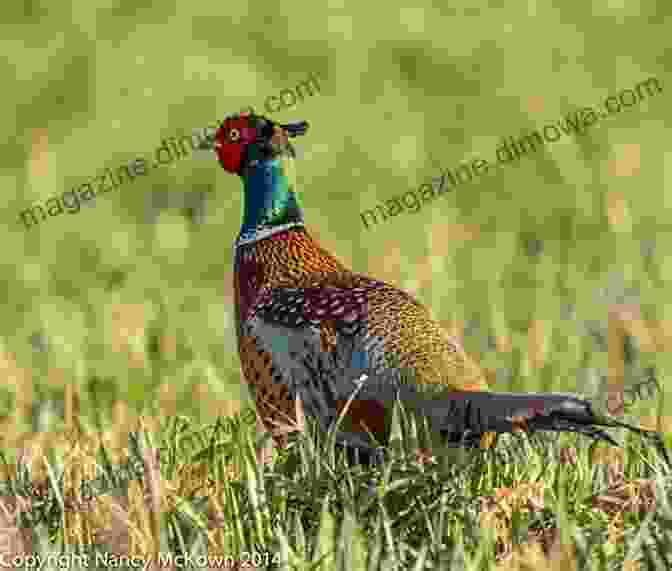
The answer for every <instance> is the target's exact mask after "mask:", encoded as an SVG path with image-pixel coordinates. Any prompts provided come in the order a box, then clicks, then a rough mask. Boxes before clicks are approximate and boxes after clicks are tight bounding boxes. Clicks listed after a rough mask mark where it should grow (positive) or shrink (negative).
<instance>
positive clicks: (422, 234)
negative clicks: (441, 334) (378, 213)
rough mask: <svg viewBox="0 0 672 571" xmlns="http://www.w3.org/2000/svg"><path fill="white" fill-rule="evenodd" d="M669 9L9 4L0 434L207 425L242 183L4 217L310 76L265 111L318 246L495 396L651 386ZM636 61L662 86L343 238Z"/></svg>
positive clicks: (197, 169)
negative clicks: (185, 422) (280, 139)
mask: <svg viewBox="0 0 672 571" xmlns="http://www.w3.org/2000/svg"><path fill="white" fill-rule="evenodd" d="M671 13H672V7H671V6H670V5H669V4H666V3H663V2H662V1H658V2H654V1H644V2H635V1H632V0H621V1H620V2H614V1H607V0H601V1H595V2H587V3H570V4H565V3H561V2H557V1H556V2H549V1H541V2H534V1H530V2H526V3H506V4H505V3H503V2H489V3H488V2H476V3H474V2H473V1H469V2H452V3H451V5H450V7H448V6H446V4H445V2H427V1H425V2H414V3H408V4H407V5H405V6H401V5H399V4H397V3H393V2H392V3H391V2H373V3H362V2H358V3H355V2H310V3H308V2H306V3H299V4H292V3H283V4H277V5H272V4H269V5H266V4H263V3H255V4H251V3H250V4H248V3H244V2H243V3H231V2H227V3H223V4H222V3H214V4H213V3H211V2H206V1H203V0H194V1H191V2H171V1H168V2H150V1H148V0H133V1H129V0H109V1H105V2H100V1H93V2H92V1H90V0H88V1H83V0H78V1H73V2H71V3H69V4H68V5H65V3H49V2H46V0H43V1H38V0H33V1H26V2H19V1H12V2H8V3H6V4H5V5H3V16H2V24H0V30H1V33H0V38H1V39H0V45H2V52H3V54H4V55H5V57H4V58H2V60H0V70H2V77H3V79H4V90H3V97H2V100H3V103H4V105H3V106H2V109H1V110H0V113H1V117H2V124H3V125H4V127H5V128H4V129H3V135H2V137H1V139H0V141H1V143H0V144H1V145H2V147H1V148H2V157H3V159H2V163H1V171H0V176H2V184H3V188H4V191H5V202H4V205H3V207H2V213H3V217H4V224H2V226H0V233H2V235H1V236H0V243H2V244H3V251H4V252H5V254H4V256H3V257H2V271H1V274H0V276H1V278H0V284H1V288H2V296H3V301H4V311H3V315H2V319H0V337H1V339H2V345H3V346H2V359H1V361H0V367H2V373H1V377H0V380H1V383H0V416H2V427H1V428H2V434H3V435H4V445H5V446H6V447H14V446H18V442H19V441H20V439H21V435H25V434H29V433H30V432H31V431H39V430H52V429H56V428H58V427H60V426H62V425H63V424H65V425H68V424H69V423H72V422H73V419H74V418H75V417H77V416H78V415H81V422H82V423H83V424H89V425H93V424H96V423H99V424H100V425H102V426H110V425H111V423H114V426H116V427H117V428H119V427H121V426H123V425H124V422H130V421H129V420H128V419H129V418H133V415H134V414H137V413H138V412H140V411H141V410H144V411H145V413H147V414H151V415H154V416H156V417H157V418H162V417H165V415H168V414H174V413H176V412H177V413H181V414H186V415H189V416H192V417H195V418H198V419H201V420H206V419H208V420H209V419H211V418H212V417H213V416H214V415H216V414H218V413H228V412H231V411H233V410H236V409H237V408H239V407H240V403H241V402H242V401H245V400H246V399H247V392H246V390H245V389H244V388H243V387H242V385H241V379H240V370H239V361H238V356H237V354H236V350H235V338H234V329H233V323H232V318H233V305H232V304H233V300H232V276H231V260H232V242H233V240H234V239H235V237H236V235H237V232H238V229H239V224H240V211H241V192H240V190H241V186H240V183H239V181H238V180H237V179H236V178H235V177H232V176H227V175H226V174H225V173H224V172H223V171H222V169H221V168H220V167H219V166H218V164H217V163H216V161H215V160H214V157H212V156H209V155H208V156H205V155H203V154H199V153H194V154H192V155H191V156H190V157H188V158H186V159H184V160H181V161H177V162H175V163H174V164H172V165H170V166H168V167H163V168H160V169H157V170H156V171H154V172H151V173H150V174H149V175H148V176H146V177H139V178H137V179H136V180H135V181H134V182H132V183H126V184H125V185H123V186H122V187H120V188H119V189H118V190H116V191H113V192H110V193H107V194H106V195H103V196H101V197H99V198H96V200H95V203H94V204H95V206H93V207H91V208H89V207H87V205H86V204H84V205H83V207H82V211H81V212H80V213H78V214H77V215H70V214H64V215H61V216H58V217H54V218H50V219H48V220H47V221H45V222H44V223H42V224H40V225H39V226H37V227H35V228H32V229H30V230H29V231H26V230H25V229H24V226H23V224H22V223H21V222H20V220H19V218H18V212H19V211H20V210H21V209H23V208H27V207H28V205H29V204H30V203H32V202H33V201H37V200H40V201H43V200H45V199H46V198H48V197H50V196H53V195H55V194H60V193H62V192H63V191H65V190H69V189H70V188H72V187H73V186H75V185H79V184H81V183H82V182H85V181H87V180H89V179H90V178H91V177H93V176H94V175H96V174H97V173H99V172H102V171H103V170H104V169H105V168H108V167H109V168H117V167H118V166H119V165H122V164H125V163H127V162H128V161H130V160H133V159H134V158H136V157H138V156H143V157H149V156H151V153H153V152H154V149H155V148H156V147H158V146H159V145H160V141H161V139H162V138H163V137H167V136H172V135H175V134H177V133H180V132H182V133H187V134H189V133H190V132H191V131H192V130H193V129H195V128H197V127H203V126H205V125H208V124H211V123H212V122H213V120H215V119H218V118H219V119H221V118H223V117H225V116H226V115H228V114H230V113H232V112H235V111H238V110H240V109H241V108H243V107H245V106H247V105H250V104H252V105H254V106H256V107H257V109H261V108H262V106H263V102H264V101H265V98H266V97H267V96H269V95H277V94H278V93H279V92H280V91H281V90H282V89H285V88H292V87H294V86H296V85H297V84H298V83H300V82H301V81H304V80H305V78H306V77H307V76H308V75H309V74H310V73H315V74H317V75H318V76H319V77H320V78H321V81H320V93H319V95H317V96H314V97H308V98H306V99H305V100H304V101H302V102H301V103H299V104H297V105H296V106H295V107H293V108H291V109H287V110H283V111H281V112H279V113H278V114H275V115H273V118H274V119H279V120H282V121H285V120H286V121H289V120H304V119H305V120H308V121H309V122H310V123H311V131H310V132H309V134H308V136H306V137H304V138H302V139H301V140H300V141H297V143H296V146H297V148H298V151H299V157H300V158H299V164H298V165H297V172H298V182H299V185H300V186H299V188H300V192H301V196H302V199H303V206H304V209H305V213H306V218H307V221H308V224H309V226H310V227H311V228H312V229H313V230H314V231H315V233H316V234H317V235H318V237H319V239H320V240H321V241H322V243H323V245H324V246H325V247H326V248H328V249H330V250H331V251H333V252H334V253H336V254H337V255H339V256H340V257H341V258H342V259H343V260H344V261H346V262H347V263H349V264H351V266H352V267H353V268H354V269H355V270H356V271H360V272H366V273H370V274H372V275H375V276H377V277H380V278H383V279H386V280H387V281H390V282H392V283H395V284H397V285H399V286H401V287H403V288H405V289H407V290H409V291H411V292H413V293H415V294H416V295H417V296H418V297H419V298H420V300H421V301H423V302H425V303H427V304H428V305H430V306H431V308H432V310H433V312H434V314H435V315H436V316H437V317H438V318H439V319H441V320H442V321H443V322H445V324H446V327H447V328H449V329H450V330H451V331H453V332H454V333H455V334H456V335H459V336H461V337H463V339H464V343H465V346H466V348H467V350H468V351H469V352H470V353H471V354H472V355H474V357H475V358H476V359H478V360H479V362H480V363H481V364H482V366H483V367H484V368H485V369H486V371H487V373H488V376H489V378H490V380H491V381H492V384H493V386H495V387H496V388H498V389H508V388H513V389H520V390H539V389H546V390H551V389H552V390H560V389H569V390H578V391H582V392H586V393H588V394H593V395H595V394H599V395H601V396H604V395H605V394H607V391H605V387H607V386H608V387H611V388H610V391H611V392H613V391H614V390H615V389H614V387H618V386H619V383H620V384H622V383H626V384H628V383H635V382H637V381H638V380H641V378H642V371H643V370H644V369H645V368H646V367H650V366H653V367H655V370H656V374H657V376H658V378H659V380H660V381H661V383H663V384H664V383H665V376H666V373H667V371H669V370H670V367H671V364H670V363H669V361H670V357H669V355H670V351H669V349H670V345H671V344H672V330H671V329H670V328H669V319H670V318H671V317H672V308H671V307H670V305H669V303H668V300H667V298H668V289H669V288H668V287H667V285H668V280H669V279H670V277H672V275H671V272H672V260H671V259H670V258H669V256H668V252H669V246H670V232H669V228H670V225H669V214H670V209H671V208H672V201H670V199H667V198H666V193H665V188H666V185H667V186H668V187H669V182H667V181H669V176H670V173H669V171H668V172H667V179H666V165H667V164H670V159H669V157H670V152H671V149H672V143H671V142H670V138H669V128H670V126H671V118H672V114H671V112H670V109H669V105H668V104H667V100H668V97H667V93H668V92H669V91H668V85H669V84H670V78H671V77H672V75H670V73H669V72H670V71H671V69H670V68H671V67H672V47H671V46H670V42H669V30H670V25H671V24H672V17H671V16H670V14H671ZM651 76H655V77H657V78H658V79H659V81H660V83H661V85H662V87H663V91H664V93H663V94H662V95H659V96H656V97H651V98H649V99H647V100H645V101H644V102H643V103H642V104H640V105H636V106H633V107H632V108H630V109H629V110H627V111H625V112H623V113H620V114H618V115H614V116H613V117H611V118H610V119H609V120H607V121H603V122H600V123H599V124H597V125H595V126H594V127H592V128H591V129H589V131H588V132H587V133H586V134H585V135H583V136H581V137H563V138H562V139H561V140H560V141H558V142H557V143H554V144H552V145H547V146H546V147H545V148H544V150H543V151H541V152H537V153H536V154H534V155H532V156H530V157H526V158H523V159H522V160H521V161H520V162H519V163H517V164H516V165H513V166H507V168H503V169H501V170H500V171H499V172H498V174H497V175H496V176H488V177H484V178H483V179H480V180H478V181H477V182H476V183H474V184H471V185H463V186H461V187H459V188H458V190H457V191H456V192H453V193H451V194H450V195H448V196H447V197H444V198H442V199H440V200H436V201H434V202H433V203H432V204H431V205H426V206H424V207H423V208H422V209H421V210H420V211H419V212H418V213H417V214H404V215H403V216H398V217H396V218H393V219H391V220H389V221H388V222H386V223H385V224H381V225H379V226H376V227H374V228H372V229H371V230H369V231H366V230H365V229H364V228H363V226H362V223H361V219H360V217H359V213H360V211H362V210H364V209H366V208H371V207H373V206H374V205H375V204H376V203H377V202H380V201H384V200H386V199H388V198H392V197H393V196H396V195H399V194H401V193H403V192H405V191H406V190H409V189H414V188H417V186H418V185H419V184H420V183H421V182H424V181H425V180H426V179H427V178H428V177H429V176H436V174H437V173H438V169H439V168H441V167H454V166H456V165H458V164H459V162H460V161H462V160H468V159H469V158H471V157H473V156H482V157H486V158H490V156H491V155H492V153H493V151H494V149H495V148H496V146H497V145H498V144H499V142H500V138H501V137H502V136H506V135H516V134H518V133H520V132H521V131H523V130H525V129H530V130H531V129H534V128H537V127H540V126H541V125H543V124H545V123H548V122H553V121H555V120H557V119H559V118H561V117H562V116H563V115H564V114H566V113H568V112H570V111H573V110H574V109H576V108H577V107H583V106H588V105H596V104H597V103H598V102H600V101H602V100H603V99H604V98H606V97H607V96H609V95H611V94H614V93H617V92H618V91H619V90H621V89H625V88H631V87H632V86H634V85H635V84H636V83H638V82H639V81H642V80H644V79H647V78H649V77H651ZM666 159H667V160H666ZM668 190H669V188H668ZM167 195H175V196H177V197H178V198H176V199H167V198H166V196H167ZM194 196H196V197H198V198H197V199H192V198H190V197H194ZM194 200H196V202H197V203H198V205H199V208H200V214H199V215H198V216H195V215H194V208H193V207H192V203H193V202H194ZM649 404H650V403H649Z"/></svg>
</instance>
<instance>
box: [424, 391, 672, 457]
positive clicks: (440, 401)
mask: <svg viewBox="0 0 672 571" xmlns="http://www.w3.org/2000/svg"><path fill="white" fill-rule="evenodd" d="M413 408H414V409H415V410H416V412H419V413H421V414H423V415H424V416H426V417H427V418H428V420H429V421H430V424H431V425H432V427H433V428H434V429H435V430H437V431H440V432H441V433H444V434H446V435H447V436H448V437H449V440H450V441H452V442H455V443H461V444H464V445H475V444H477V443H478V441H479V440H480V438H481V437H482V436H483V435H484V434H485V433H488V432H494V433H511V432H515V431H518V430H524V431H527V432H535V431H538V430H541V431H553V432H575V433H578V434H584V435H586V436H588V437H591V438H594V439H596V440H604V441H606V442H609V443H610V444H612V445H614V446H618V443H617V442H616V441H615V440H614V439H613V438H612V437H611V436H610V435H609V434H608V433H607V432H605V430H604V428H627V429H628V430H631V431H633V432H636V433H637V434H640V435H642V436H643V437H645V438H647V439H650V440H652V441H653V442H654V444H655V445H656V447H657V448H658V451H659V452H661V454H662V455H663V457H664V458H665V461H666V462H667V464H668V466H672V463H671V462H670V459H669V457H668V455H667V451H666V449H665V445H664V443H663V441H662V439H661V437H660V435H659V434H658V433H657V432H654V431H649V430H644V429H642V428H639V427H636V426H632V425H630V424H627V423H625V422H621V421H618V420H616V419H613V418H610V417H607V416H604V415H600V414H597V413H596V412H595V411H594V410H593V408H592V406H591V404H590V403H589V402H588V401H586V400H584V399H581V398H579V397H577V396H576V395H572V394H566V393H531V394H515V393H491V392H467V391H456V392H450V393H444V394H436V395H432V396H431V397H429V398H418V399H415V406H413Z"/></svg>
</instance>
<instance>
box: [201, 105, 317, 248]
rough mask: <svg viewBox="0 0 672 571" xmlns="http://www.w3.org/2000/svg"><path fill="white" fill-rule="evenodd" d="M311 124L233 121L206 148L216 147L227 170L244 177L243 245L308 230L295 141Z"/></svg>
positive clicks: (247, 117)
mask: <svg viewBox="0 0 672 571" xmlns="http://www.w3.org/2000/svg"><path fill="white" fill-rule="evenodd" d="M307 129H308V123H307V122H306V121H302V122H300V123H289V124H280V123H276V122H275V121H272V120H271V119H268V118H267V117H263V116H262V115H257V114H255V113H241V114H240V115H232V116H231V117H227V118H226V119H225V120H224V121H223V122H222V124H221V126H220V127H219V129H217V132H216V133H215V134H214V136H212V137H210V138H209V139H208V140H207V141H205V142H204V145H203V148H214V150H215V152H216V153H217V159H218V160H219V163H220V164H221V165H222V166H223V167H224V170H226V171H227V172H230V173H234V174H237V175H239V176H240V177H241V179H242V182H243V188H244V200H243V224H242V227H241V232H240V236H239V243H240V242H242V241H247V240H256V239H260V236H266V235H267V234H268V232H274V231H276V230H279V229H282V228H288V227H290V226H299V225H301V226H302V225H303V213H302V211H301V207H300V205H299V200H298V197H297V192H296V191H297V189H296V177H295V173H294V168H293V166H294V156H295V154H294V148H293V147H292V145H291V144H290V142H289V139H290V138H292V137H297V136H299V135H303V134H304V133H305V132H306V130H307Z"/></svg>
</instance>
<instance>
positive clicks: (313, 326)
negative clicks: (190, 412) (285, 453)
mask: <svg viewBox="0 0 672 571" xmlns="http://www.w3.org/2000/svg"><path fill="white" fill-rule="evenodd" d="M240 351H241V362H242V364H243V369H244V374H245V377H246V378H247V379H248V382H249V383H250V384H251V385H252V387H253V390H254V392H255V398H256V404H257V408H258V410H259V412H260V414H261V416H262V418H264V419H265V422H267V424H268V423H270V424H273V423H277V424H287V423H288V422H289V423H291V421H293V420H295V419H294V418H293V417H294V407H293V404H292V403H293V401H294V398H295V397H296V396H297V395H300V396H301V399H302V403H303V407H304V410H305V411H306V412H307V413H309V414H310V415H311V416H313V417H315V418H317V419H318V420H319V422H320V423H321V424H322V426H323V427H324V428H327V427H328V426H329V425H330V424H331V422H333V421H334V420H335V418H337V416H338V414H339V412H340V411H341V409H342V407H343V406H344V404H345V402H346V401H347V399H348V398H349V397H350V395H351V394H352V392H353V390H354V389H355V388H356V387H357V381H358V380H359V379H361V378H362V376H363V375H365V376H366V378H367V379H369V381H368V382H367V390H366V398H356V399H355V400H354V401H353V402H352V403H351V406H350V409H349V413H348V416H347V419H346V422H345V424H344V425H343V429H344V430H343V434H346V433H351V434H350V438H348V440H349V441H350V442H351V443H354V444H357V441H358V440H359V438H358V437H357V435H356V434H353V433H357V432H360V433H362V432H364V431H366V430H370V431H372V432H373V433H374V434H376V435H377V436H381V437H384V434H385V432H386V427H387V426H389V424H388V421H389V417H388V415H389V413H390V409H391V407H390V406H389V405H390V404H391V402H393V399H394V394H395V391H396V390H397V389H398V387H399V386H400V383H402V382H403V383H406V384H409V385H411V386H416V385H417V386H423V385H430V384H432V385H436V386H439V385H440V386H443V387H445V388H446V389H454V390H470V391H473V390H482V389H486V388H487V387H486V384H485V382H484V380H483V376H482V374H481V371H480V369H479V368H478V367H477V366H476V365H475V364H474V363H473V362H472V361H471V360H470V359H469V357H468V356H467V355H466V353H465V352H464V350H463V349H462V347H461V346H460V345H459V344H458V343H457V342H456V341H455V340H453V339H451V338H450V337H449V336H447V335H446V333H445V332H444V331H443V330H442V329H441V327H440V325H439V324H438V323H437V322H435V321H433V320H432V319H431V317H430V316H429V313H428V312H427V310H426V309H425V308H424V307H423V306H422V305H421V304H419V303H418V302H417V301H416V300H414V299H413V298H412V297H411V296H410V295H408V294H407V293H405V292H403V291H401V290H399V289H396V288H394V287H392V286H389V285H387V284H385V283H383V282H380V281H376V280H373V279H371V278H368V277H365V276H360V275H356V274H350V273H345V272H344V273H336V274H330V275H328V276H325V277H323V278H318V279H314V278H313V279H311V280H307V281H306V282H304V283H300V284H299V285H298V286H296V287H279V288H274V289H270V290H267V291H264V292H262V293H261V294H260V296H259V298H258V300H257V302H256V304H255V305H254V306H253V307H252V309H251V311H250V312H249V313H248V315H247V318H246V320H245V321H244V322H243V327H242V330H241V346H240ZM383 393H384V395H383ZM383 396H384V397H385V398H383ZM362 436H364V435H362ZM364 440H366V438H365V439H364Z"/></svg>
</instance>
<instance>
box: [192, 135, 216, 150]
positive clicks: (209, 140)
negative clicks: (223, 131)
mask: <svg viewBox="0 0 672 571" xmlns="http://www.w3.org/2000/svg"><path fill="white" fill-rule="evenodd" d="M196 148H197V149H198V150H199V151H214V150H215V134H214V133H212V134H211V135H206V136H205V137H203V139H201V142H200V143H199V144H198V147H196Z"/></svg>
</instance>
